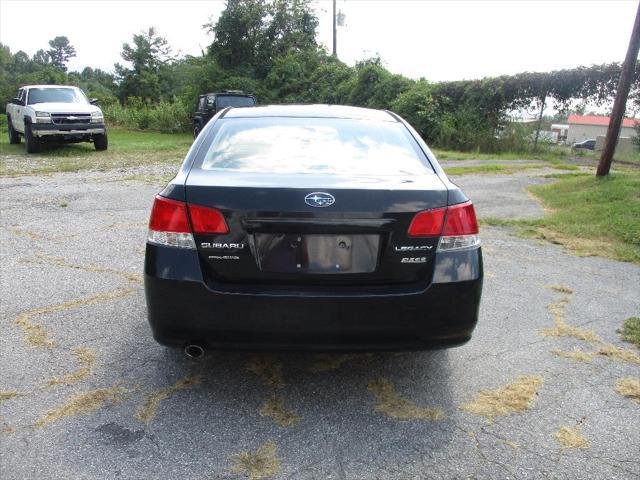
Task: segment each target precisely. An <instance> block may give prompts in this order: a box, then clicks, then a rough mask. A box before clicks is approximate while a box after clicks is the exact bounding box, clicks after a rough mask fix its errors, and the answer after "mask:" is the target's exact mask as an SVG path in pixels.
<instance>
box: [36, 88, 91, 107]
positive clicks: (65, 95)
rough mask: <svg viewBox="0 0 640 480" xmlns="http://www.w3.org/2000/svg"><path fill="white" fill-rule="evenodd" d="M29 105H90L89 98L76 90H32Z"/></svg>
mask: <svg viewBox="0 0 640 480" xmlns="http://www.w3.org/2000/svg"><path fill="white" fill-rule="evenodd" d="M28 101H29V105H33V104H35V103H45V102H56V103H89V101H88V100H87V97H85V96H84V93H82V92H81V91H80V90H78V89H76V88H30V89H29V98H28Z"/></svg>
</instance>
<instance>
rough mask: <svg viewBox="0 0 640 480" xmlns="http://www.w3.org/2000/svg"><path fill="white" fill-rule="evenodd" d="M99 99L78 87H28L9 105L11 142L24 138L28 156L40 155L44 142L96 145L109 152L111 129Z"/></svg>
mask: <svg viewBox="0 0 640 480" xmlns="http://www.w3.org/2000/svg"><path fill="white" fill-rule="evenodd" d="M96 104H97V100H96V99H92V100H89V99H88V98H87V96H86V95H85V94H84V92H83V91H82V90H80V89H79V88H78V87H74V86H68V85H26V86H24V87H22V88H20V89H19V90H18V93H17V94H16V97H15V98H14V99H13V100H11V102H9V103H8V104H7V124H8V130H9V143H12V144H15V143H20V139H21V137H24V143H25V145H26V148H27V153H37V152H39V151H40V147H41V145H42V143H44V142H55V143H76V142H92V143H93V145H94V146H95V147H96V150H106V149H107V145H108V143H107V129H106V127H105V125H104V115H103V114H102V110H100V107H98V106H97V105H96Z"/></svg>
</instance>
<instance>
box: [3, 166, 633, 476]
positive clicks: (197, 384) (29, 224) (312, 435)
mask: <svg viewBox="0 0 640 480" xmlns="http://www.w3.org/2000/svg"><path fill="white" fill-rule="evenodd" d="M123 178H131V174H130V172H128V171H121V172H113V171H112V172H81V173H64V174H54V175H50V176H23V177H17V178H3V179H0V200H1V217H0V227H1V228H0V245H1V247H0V259H1V262H2V263H1V284H0V313H1V318H2V320H1V324H0V342H1V344H0V348H1V359H0V374H1V380H0V382H1V383H0V402H1V403H0V446H1V448H0V454H1V457H0V476H1V477H2V478H3V479H7V480H14V479H16V480H17V479H38V480H45V479H74V480H76V479H77V480H80V479H120V478H125V479H134V478H135V479H156V478H157V479H182V478H199V479H200V478H202V479H240V478H277V479H423V478H424V479H427V478H428V479H431V478H433V479H441V478H447V479H448V478H456V479H457V478H460V479H466V478H487V479H502V478H505V479H506V478H512V479H516V478H518V479H529V478H536V479H537V478H554V479H556V478H559V479H572V478H585V479H587V478H589V479H590V478H592V479H603V478H638V477H639V476H640V454H639V453H640V428H639V425H640V404H638V403H637V401H634V400H633V399H631V398H628V397H626V396H624V395H623V394H622V393H620V392H624V391H625V390H624V385H625V382H627V383H628V382H629V379H634V378H635V379H638V376H639V374H640V364H638V363H637V361H638V349H637V348H635V347H634V346H633V345H630V344H628V343H624V342H622V341H621V340H620V337H619V334H618V333H617V332H616V330H617V329H618V328H620V327H621V325H622V322H623V320H624V319H625V318H627V317H630V316H634V315H635V316H637V315H638V313H639V312H640V267H638V266H637V265H632V264H628V263H622V262H617V261H612V260H607V259H602V258H593V257H590V258H582V257H577V256H573V255H571V254H569V253H567V252H565V251H564V250H563V249H562V247H560V246H556V245H550V244H545V243H541V242H537V241H533V240H524V239H519V238H516V237H515V236H514V235H513V234H512V232H511V231H510V230H509V229H506V228H504V229H503V228H485V229H483V231H482V232H481V234H482V242H483V252H484V260H485V275H486V276H485V286H484V292H483V300H482V306H481V316H480V321H479V324H478V327H477V329H476V332H475V335H474V337H473V339H472V340H471V341H470V342H469V343H468V344H466V345H464V346H462V347H458V348H454V349H450V350H440V351H428V352H415V353H413V352H412V353H397V354H396V353H384V354H381V353H373V354H352V355H349V354H347V355H319V354H266V355H265V354H259V355H256V354H252V353H238V352H236V353H233V352H232V353H229V352H208V354H207V356H206V357H205V358H204V359H203V360H201V361H194V360H190V359H188V358H186V357H185V356H184V354H183V353H182V352H181V351H178V350H173V349H167V348H165V347H162V346H160V345H157V344H156V343H155V342H154V341H153V339H152V338H151V335H150V331H149V328H148V326H147V323H146V318H145V315H146V313H145V301H144V295H143V290H142V284H141V270H142V262H143V256H144V242H145V235H146V222H147V220H148V215H149V210H150V207H151V203H152V201H153V196H154V194H155V193H156V192H157V191H158V190H159V188H160V185H154V184H152V183H146V182H144V181H139V180H126V181H125V180H122V179H123ZM455 180H456V181H457V182H459V183H460V184H461V185H462V186H463V188H465V189H466V191H467V193H468V194H469V195H470V197H471V198H472V199H473V200H475V202H476V206H477V211H478V215H479V216H480V217H483V216H503V217H509V218H514V217H515V218H517V217H529V218H531V217H535V216H537V215H542V214H543V211H542V209H541V207H540V206H539V205H538V204H536V202H535V201H534V200H533V199H532V198H531V197H529V196H528V195H527V194H526V192H525V191H524V187H526V186H527V185H529V184H532V183H539V182H542V181H548V180H545V179H542V178H541V177H540V176H539V175H537V172H535V171H529V172H523V173H518V174H514V175H508V176H507V175H495V176H486V175H469V176H463V177H459V178H455ZM392 320H393V319H390V321H392ZM634 355H635V356H634Z"/></svg>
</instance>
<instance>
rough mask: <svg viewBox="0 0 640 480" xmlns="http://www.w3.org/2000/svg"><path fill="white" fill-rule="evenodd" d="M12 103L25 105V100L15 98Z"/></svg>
mask: <svg viewBox="0 0 640 480" xmlns="http://www.w3.org/2000/svg"><path fill="white" fill-rule="evenodd" d="M11 103H13V104H15V105H24V102H23V101H22V100H20V99H19V98H17V97H16V98H14V99H13V100H11Z"/></svg>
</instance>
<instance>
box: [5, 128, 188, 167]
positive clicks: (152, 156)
mask: <svg viewBox="0 0 640 480" xmlns="http://www.w3.org/2000/svg"><path fill="white" fill-rule="evenodd" d="M0 117H2V116H0ZM192 141H193V138H192V136H191V135H190V134H165V133H153V132H136V131H129V130H123V129H118V128H112V129H110V130H109V149H108V150H107V151H104V152H97V151H96V150H95V149H94V148H93V144H91V143H75V144H69V145H60V146H57V145H51V146H46V147H45V148H44V149H43V151H42V152H41V153H38V154H30V155H27V153H26V152H25V148H24V141H23V142H21V143H20V144H19V145H10V144H9V140H8V138H7V135H6V131H5V132H0V176H19V175H33V174H48V173H55V172H78V171H80V170H88V169H92V170H111V169H116V168H127V167H138V166H143V165H155V164H173V165H175V166H176V167H177V166H179V165H180V163H181V162H182V159H183V158H184V156H185V155H186V153H187V150H188V149H189V147H190V146H191V143H192Z"/></svg>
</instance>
